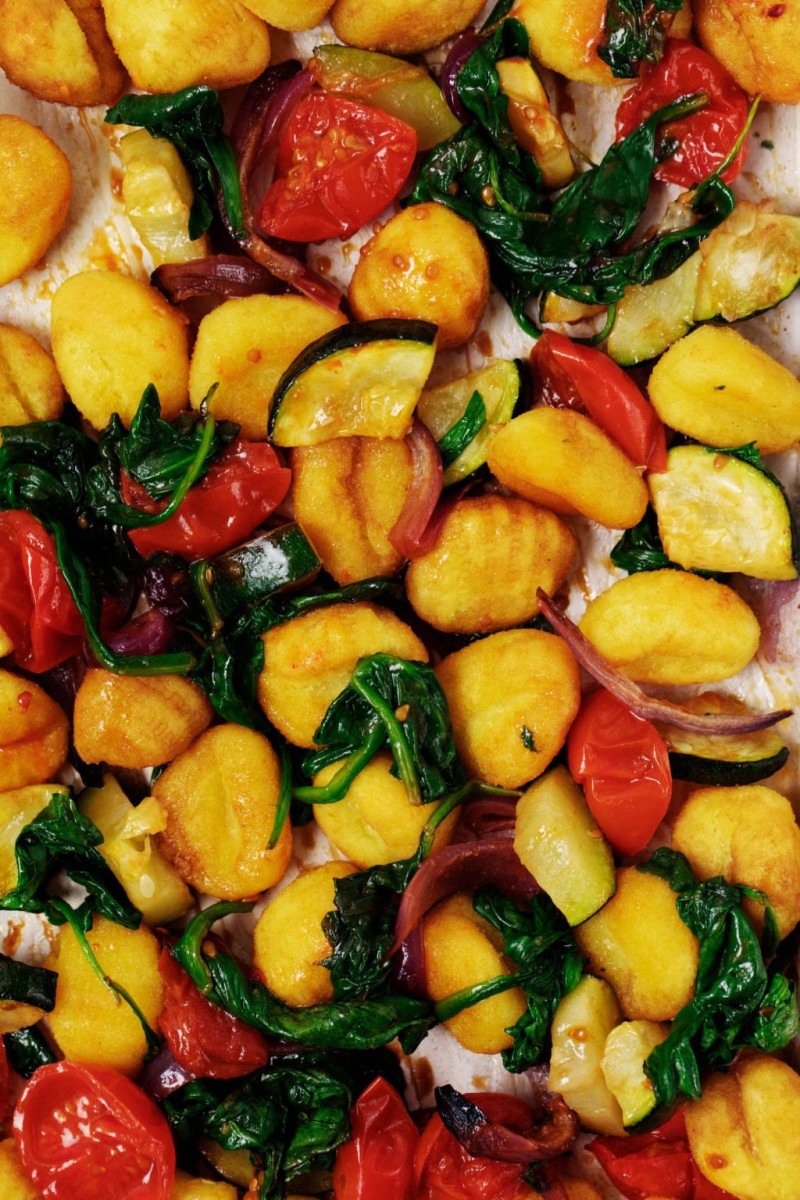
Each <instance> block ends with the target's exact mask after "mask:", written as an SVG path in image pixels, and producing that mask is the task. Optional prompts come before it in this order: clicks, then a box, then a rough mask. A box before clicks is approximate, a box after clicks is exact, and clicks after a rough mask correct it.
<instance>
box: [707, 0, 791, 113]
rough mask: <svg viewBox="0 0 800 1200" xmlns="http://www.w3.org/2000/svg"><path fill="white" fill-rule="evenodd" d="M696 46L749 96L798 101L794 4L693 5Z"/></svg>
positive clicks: (727, 1) (715, 0) (730, 0)
mask: <svg viewBox="0 0 800 1200" xmlns="http://www.w3.org/2000/svg"><path fill="white" fill-rule="evenodd" d="M694 22H695V29H696V31H697V36H698V38H699V40H700V44H701V45H702V46H704V47H705V49H706V50H708V52H709V53H710V54H713V56H714V58H716V59H717V60H718V61H719V62H721V63H722V65H723V66H724V67H727V69H728V70H729V71H730V73H731V75H732V76H733V78H734V79H735V80H736V82H737V83H738V84H739V86H740V87H742V88H744V90H745V91H746V92H749V93H750V94H751V95H752V96H754V95H756V94H758V95H760V96H761V97H762V99H764V100H773V101H776V102H778V103H779V104H797V102H798V101H800V7H798V5H797V4H796V2H795V0H789V3H788V4H774V3H771V0H694Z"/></svg>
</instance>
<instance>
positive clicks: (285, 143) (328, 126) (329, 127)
mask: <svg viewBox="0 0 800 1200" xmlns="http://www.w3.org/2000/svg"><path fill="white" fill-rule="evenodd" d="M416 152H417V135H416V133H415V131H414V130H413V129H412V128H411V126H410V125H406V123H405V121H400V120H398V119H397V117H392V116H390V115H389V113H386V112H383V111H382V110H381V109H379V108H370V107H368V105H366V104H359V103H358V102H357V101H355V100H345V99H343V98H342V97H341V96H329V95H327V94H326V93H325V92H312V93H311V95H310V96H307V97H306V98H305V99H304V100H301V101H300V103H299V104H298V106H297V108H296V109H295V110H294V112H293V113H292V115H291V116H290V117H289V120H288V123H287V126H286V129H285V130H284V133H283V136H282V138H281V142H280V146H279V148H278V160H277V176H278V177H277V178H276V179H275V181H274V183H273V184H272V185H271V187H270V188H269V189H268V191H267V193H266V195H265V196H264V198H263V200H262V201H261V206H260V208H259V211H258V223H259V225H260V226H261V227H262V229H263V230H264V232H265V233H267V234H269V235H270V236H271V237H277V238H283V239H284V240H286V241H290V242H321V241H323V240H324V239H325V238H331V237H340V238H345V237H349V236H350V234H352V233H355V232H356V230H357V229H360V228H361V226H362V225H366V224H367V222H368V221H373V220H374V219H375V217H377V216H379V215H380V213H382V212H383V210H384V209H385V208H386V206H387V205H388V204H389V203H391V201H392V200H394V198H395V196H396V195H397V194H398V192H399V191H400V189H401V188H402V186H403V184H404V183H405V181H406V179H407V178H408V175H409V172H410V170H411V167H412V166H413V163H414V157H415V155H416Z"/></svg>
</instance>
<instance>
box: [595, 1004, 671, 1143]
mask: <svg viewBox="0 0 800 1200" xmlns="http://www.w3.org/2000/svg"><path fill="white" fill-rule="evenodd" d="M668 1033H669V1025H667V1024H665V1023H664V1022H660V1021H622V1022H621V1024H619V1025H615V1026H614V1028H613V1029H612V1030H611V1032H610V1033H609V1035H608V1037H607V1038H606V1045H605V1049H604V1051H603V1057H602V1060H601V1063H600V1067H601V1069H602V1072H603V1077H604V1078H605V1081H606V1087H607V1088H608V1090H609V1091H610V1092H611V1095H612V1096H613V1097H614V1098H615V1100H616V1101H617V1103H618V1104H619V1106H620V1108H621V1109H622V1124H623V1125H624V1126H625V1128H626V1129H627V1128H628V1127H629V1126H630V1125H636V1124H637V1123H638V1122H639V1121H643V1120H644V1118H645V1117H646V1116H648V1114H649V1113H651V1112H652V1111H653V1109H654V1108H655V1106H656V1094H655V1090H654V1088H653V1083H652V1080H650V1079H648V1078H647V1076H646V1075H645V1072H644V1064H645V1062H646V1060H647V1058H648V1056H649V1055H650V1052H651V1051H652V1050H654V1049H655V1047H656V1046H659V1045H660V1044H661V1042H663V1041H664V1040H665V1039H666V1037H667V1034H668Z"/></svg>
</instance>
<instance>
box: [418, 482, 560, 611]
mask: <svg viewBox="0 0 800 1200" xmlns="http://www.w3.org/2000/svg"><path fill="white" fill-rule="evenodd" d="M576 549H577V547H576V543H575V538H574V537H573V535H572V532H571V530H569V529H568V528H567V526H566V525H565V524H564V522H563V521H561V520H559V518H558V517H557V516H556V515H555V514H554V513H551V512H549V511H548V510H547V509H545V508H539V507H538V506H536V505H533V504H529V503H528V501H527V500H519V499H516V498H514V497H509V496H493V495H486V496H475V497H467V498H466V499H463V500H460V501H459V502H458V503H457V504H455V505H454V506H453V508H451V509H450V511H449V512H448V514H447V516H446V517H445V519H444V521H443V522H442V525H441V528H440V530H439V533H438V536H437V538H436V541H435V542H434V544H433V546H432V547H431V549H430V550H429V551H428V552H427V554H423V555H421V556H420V557H419V558H415V559H414V561H413V562H412V563H411V565H410V566H409V568H408V572H407V573H406V593H407V595H408V598H409V600H410V601H411V605H412V607H413V608H414V611H415V612H416V613H418V614H419V616H421V617H422V619H423V620H424V621H427V622H428V623H429V624H431V625H433V627H434V628H435V629H443V630H446V631H447V632H449V633H491V632H492V631H493V630H496V629H507V628H509V627H510V626H512V625H521V624H522V622H523V621H529V620H530V619H531V617H535V616H536V614H537V613H538V612H539V601H538V600H537V599H536V589H537V588H544V590H545V591H546V592H547V593H548V594H550V595H552V594H553V592H556V591H558V589H559V588H560V586H561V584H562V583H563V582H564V580H565V579H566V576H567V572H568V571H569V568H570V564H571V563H572V560H573V559H574V557H575V551H576Z"/></svg>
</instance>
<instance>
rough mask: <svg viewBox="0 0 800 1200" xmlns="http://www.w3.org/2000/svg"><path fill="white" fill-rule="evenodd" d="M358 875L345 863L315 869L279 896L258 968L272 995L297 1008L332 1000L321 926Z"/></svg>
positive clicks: (259, 931)
mask: <svg viewBox="0 0 800 1200" xmlns="http://www.w3.org/2000/svg"><path fill="white" fill-rule="evenodd" d="M332 807H334V808H335V807H337V806H336V805H332ZM355 869H356V868H355V867H354V866H353V865H352V864H351V863H346V862H327V863H323V864H322V866H319V867H312V869H311V870H310V871H306V873H305V874H304V875H298V877H297V879H293V880H292V882H291V883H290V884H289V885H288V887H285V888H284V889H283V891H281V892H279V893H278V895H277V896H276V897H275V898H274V899H273V900H271V901H270V902H269V904H268V905H267V907H266V909H265V910H264V912H263V913H262V914H261V916H260V917H259V919H258V924H257V925H256V927H255V931H254V933H253V966H254V967H255V968H256V970H257V971H258V972H259V973H260V974H261V976H262V978H263V979H264V982H265V983H266V985H267V987H268V988H269V990H270V991H271V992H274V994H275V995H276V996H278V997H279V998H280V999H281V1000H283V1002H284V1004H290V1005H291V1006H292V1008H307V1007H308V1005H310V1004H327V1003H328V1001H329V1000H332V999H333V985H332V984H331V974H330V971H329V970H328V968H327V967H323V966H320V964H321V963H322V961H323V960H324V959H326V958H328V956H329V955H330V952H331V946H330V942H329V941H328V939H327V938H326V937H325V934H324V933H323V932H322V921H323V919H324V918H325V916H327V914H328V913H329V912H332V911H333V907H334V902H333V899H334V892H335V887H334V881H335V880H336V879H344V877H345V875H352V873H353V872H354V871H355Z"/></svg>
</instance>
